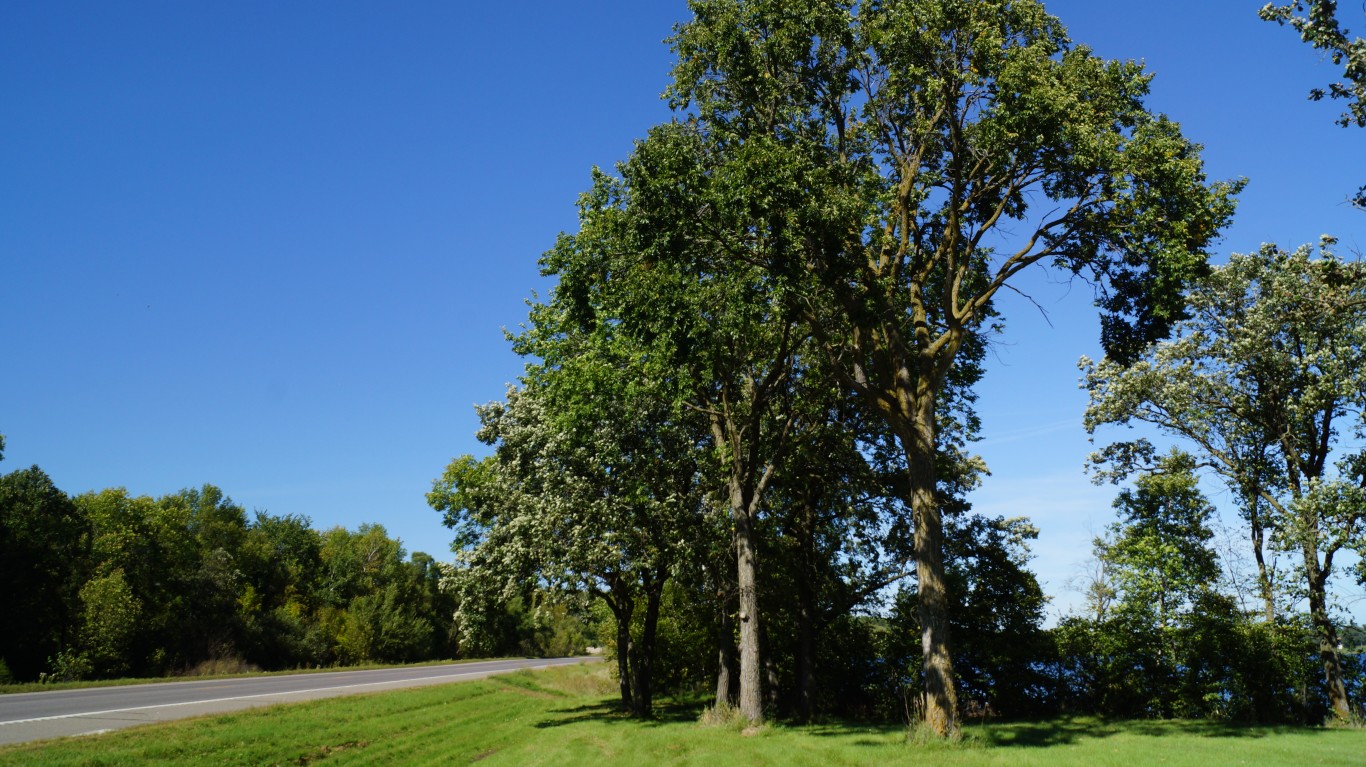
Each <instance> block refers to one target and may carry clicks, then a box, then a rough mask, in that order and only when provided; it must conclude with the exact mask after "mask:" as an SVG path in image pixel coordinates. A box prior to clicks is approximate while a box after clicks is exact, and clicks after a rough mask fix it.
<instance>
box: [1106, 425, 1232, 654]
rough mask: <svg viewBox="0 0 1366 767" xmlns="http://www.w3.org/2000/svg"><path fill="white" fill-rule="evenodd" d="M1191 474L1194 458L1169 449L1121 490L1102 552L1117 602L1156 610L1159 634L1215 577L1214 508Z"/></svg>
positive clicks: (1217, 570) (1217, 572)
mask: <svg viewBox="0 0 1366 767" xmlns="http://www.w3.org/2000/svg"><path fill="white" fill-rule="evenodd" d="M1195 469H1196V463H1195V459H1194V458H1193V457H1192V456H1190V455H1189V454H1187V453H1183V452H1181V451H1178V450H1173V451H1172V452H1171V453H1169V454H1167V455H1166V456H1163V457H1162V458H1161V459H1159V460H1158V462H1157V466H1156V470H1155V471H1152V472H1150V473H1147V474H1144V475H1143V476H1141V477H1139V479H1138V481H1137V482H1136V483H1135V486H1134V488H1133V489H1125V490H1121V491H1120V493H1119V497H1117V498H1116V499H1115V504H1114V506H1115V511H1117V512H1118V513H1119V521H1118V522H1116V523H1114V524H1113V525H1111V526H1110V528H1109V531H1108V532H1109V538H1108V540H1107V541H1105V543H1104V549H1103V552H1102V557H1103V558H1104V559H1105V560H1106V561H1107V562H1108V563H1109V564H1110V565H1111V567H1112V572H1113V578H1114V583H1115V584H1116V586H1117V587H1118V590H1119V598H1120V600H1121V602H1122V603H1123V604H1126V605H1129V606H1133V607H1138V608H1141V609H1143V610H1152V611H1155V615H1156V618H1157V625H1158V628H1159V630H1161V631H1167V630H1169V629H1171V628H1172V627H1173V621H1174V618H1175V614H1176V612H1177V611H1178V610H1180V609H1181V608H1182V607H1183V606H1185V605H1188V604H1190V603H1191V601H1192V600H1193V599H1194V598H1195V596H1196V595H1197V594H1198V593H1199V592H1200V591H1201V590H1203V589H1205V588H1208V586H1209V584H1211V583H1213V582H1214V581H1215V580H1216V579H1217V578H1218V576H1219V562H1218V559H1217V557H1216V556H1215V553H1214V551H1213V550H1212V549H1211V548H1210V546H1209V543H1210V540H1211V539H1212V538H1213V537H1214V532H1213V531H1211V530H1210V528H1209V522H1210V519H1211V518H1212V517H1213V516H1214V507H1213V506H1212V505H1211V504H1210V502H1209V500H1208V499H1206V498H1205V495H1204V493H1202V492H1200V489H1199V487H1197V482H1198V479H1197V477H1196V474H1195ZM1168 657H1170V654H1169V656H1168Z"/></svg>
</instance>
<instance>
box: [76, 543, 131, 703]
mask: <svg viewBox="0 0 1366 767" xmlns="http://www.w3.org/2000/svg"><path fill="white" fill-rule="evenodd" d="M80 596H81V605H82V607H83V611H82V617H81V632H80V647H81V650H82V654H83V655H85V656H86V657H87V658H88V659H89V663H90V669H91V671H92V672H93V673H94V674H96V675H99V676H119V675H122V674H125V673H127V671H128V670H129V667H130V665H131V664H130V662H129V659H130V657H131V651H132V649H133V640H134V639H135V638H136V637H137V633H138V628H139V624H140V622H141V620H142V616H143V612H144V610H143V604H142V602H141V600H139V599H138V597H137V596H136V595H135V594H134V593H133V590H132V588H130V587H129V585H128V582H127V580H126V579H125V578H124V574H123V569H122V568H115V569H114V570H112V571H111V572H109V573H108V574H106V575H102V576H98V577H96V578H92V579H91V580H89V581H87V582H86V584H85V585H84V586H82V587H81V594H80Z"/></svg>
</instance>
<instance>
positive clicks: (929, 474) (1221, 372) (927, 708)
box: [429, 0, 1366, 735]
mask: <svg viewBox="0 0 1366 767" xmlns="http://www.w3.org/2000/svg"><path fill="white" fill-rule="evenodd" d="M690 5H691V8H692V10H693V14H694V17H693V19H692V20H690V21H688V22H686V23H684V24H682V25H680V26H679V27H678V28H677V29H676V32H675V35H674V36H673V37H672V38H671V41H670V42H671V44H672V46H673V49H674V51H675V53H676V55H677V64H676V66H675V68H674V71H673V82H672V84H671V85H670V86H669V88H668V90H667V91H666V98H668V100H669V101H670V104H671V105H672V106H673V108H674V110H675V117H674V119H673V120H671V121H670V122H668V123H666V124H662V125H659V126H656V127H655V128H654V129H652V130H651V131H650V132H649V134H648V135H647V137H646V138H644V139H642V140H640V141H638V142H637V144H636V146H635V149H634V151H633V152H632V154H631V156H630V157H629V158H628V159H627V160H626V161H625V162H623V163H621V164H620V165H619V166H618V167H617V169H616V172H615V173H607V172H603V171H601V170H597V169H595V170H594V171H593V177H592V182H591V186H590V187H589V189H588V191H587V192H585V193H584V194H583V195H582V196H581V198H580V201H579V229H578V231H577V232H575V233H573V234H563V235H561V236H560V238H559V240H558V241H557V243H556V244H555V246H554V247H553V248H552V249H551V250H550V251H548V252H547V253H546V254H545V255H544V257H543V258H542V261H541V264H542V269H543V273H544V274H545V275H546V276H548V277H551V278H553V280H554V288H553V290H552V291H551V292H550V294H549V295H548V296H547V297H546V298H545V299H544V300H536V301H534V302H533V303H532V305H531V312H530V317H529V320H528V322H527V323H526V324H525V326H524V327H523V328H522V330H521V332H519V333H517V334H515V335H513V336H512V337H511V341H512V344H513V348H514V349H515V350H516V351H517V352H518V353H519V354H521V355H523V356H524V357H525V358H526V359H527V363H526V367H525V372H524V374H523V375H522V377H521V378H520V380H519V382H518V383H517V384H516V385H515V386H513V387H511V388H509V390H508V391H507V393H506V395H505V398H504V399H503V400H502V401H499V402H494V403H490V404H489V405H486V406H483V407H481V408H479V416H480V420H481V429H480V431H479V434H478V436H479V438H480V439H481V440H482V441H483V442H485V443H486V444H487V445H489V446H490V447H491V448H492V452H491V454H489V455H487V456H485V457H483V458H476V457H473V456H463V457H461V458H458V459H456V460H455V461H454V462H452V464H451V465H450V466H449V467H448V469H447V470H446V473H445V474H444V475H443V476H442V477H441V478H440V479H439V480H437V482H436V483H435V485H434V487H433V490H432V493H431V494H430V495H429V500H430V502H431V503H432V505H433V506H434V507H435V508H436V509H437V510H439V511H441V512H442V513H443V514H444V515H445V520H446V523H447V524H448V525H449V526H451V527H452V528H453V529H454V530H455V531H456V550H457V568H456V576H455V577H456V580H457V582H458V583H459V586H458V588H459V589H460V590H461V593H462V598H461V600H460V601H459V606H458V607H457V612H456V624H457V628H456V630H457V631H458V632H466V631H468V632H474V633H477V632H478V630H479V627H480V625H481V624H482V623H483V622H484V621H485V620H486V619H485V618H484V617H482V615H481V612H480V609H479V606H480V605H492V604H496V603H497V601H498V599H500V598H507V597H509V596H511V595H514V594H517V593H519V591H520V590H524V589H528V588H533V587H534V588H543V589H548V590H549V592H550V593H555V594H561V595H564V596H565V598H567V599H593V600H596V602H597V604H600V605H602V606H603V607H602V609H603V610H604V611H605V612H606V613H607V615H606V616H605V617H607V618H608V619H609V621H610V625H611V626H613V629H612V633H614V635H615V641H614V642H613V643H612V647H613V654H614V658H615V663H616V669H617V675H618V678H619V681H620V695H621V699H622V703H623V705H624V706H625V707H626V709H627V710H629V711H630V712H632V713H633V714H635V715H638V716H649V715H650V713H651V710H652V704H653V699H654V696H655V694H656V692H657V689H658V687H659V685H661V684H663V686H664V687H669V688H673V687H676V686H677V685H691V686H692V687H694V688H696V687H698V686H701V685H706V686H707V687H708V689H712V688H711V685H712V684H714V689H715V705H716V709H717V710H718V711H724V710H726V709H728V708H729V707H731V706H735V707H736V709H737V710H738V712H739V715H740V716H742V717H743V718H745V719H747V720H749V721H751V722H758V721H760V720H762V719H763V718H764V717H765V716H775V715H794V716H798V717H801V718H810V717H812V716H816V715H818V714H822V713H827V714H839V715H857V714H860V713H873V712H876V713H877V715H882V716H886V715H904V716H907V717H908V718H912V719H916V720H920V721H923V722H924V723H925V725H926V726H927V727H928V728H929V729H930V730H931V731H933V732H934V733H936V734H938V735H953V734H954V733H955V732H956V730H957V728H958V722H959V720H960V718H961V717H962V716H964V715H967V714H971V713H978V714H985V713H990V712H996V713H1001V714H1011V715H1035V714H1041V713H1046V712H1049V711H1056V710H1063V709H1067V710H1082V711H1092V712H1102V713H1114V714H1125V715H1179V716H1227V717H1236V718H1248V719H1258V720H1297V721H1313V720H1321V719H1322V718H1323V717H1324V716H1325V715H1329V714H1331V715H1332V716H1333V717H1335V718H1338V719H1347V718H1349V717H1350V716H1351V715H1352V706H1353V705H1360V700H1361V697H1360V696H1361V682H1362V680H1361V673H1362V671H1361V666H1360V660H1359V655H1358V654H1356V653H1355V651H1353V652H1347V651H1345V650H1344V648H1343V647H1342V646H1341V636H1339V634H1338V631H1337V625H1336V623H1335V620H1334V618H1333V617H1332V616H1331V615H1330V614H1329V609H1330V604H1329V599H1328V593H1329V588H1330V586H1329V584H1330V583H1331V576H1332V572H1333V558H1334V556H1335V555H1338V554H1340V552H1343V551H1345V550H1348V549H1353V548H1355V549H1357V550H1360V549H1361V548H1362V546H1363V535H1362V520H1361V516H1362V513H1363V504H1362V502H1361V501H1362V487H1363V483H1366V477H1363V475H1362V472H1361V467H1362V465H1363V464H1362V459H1361V457H1360V455H1358V454H1352V453H1351V452H1350V450H1348V449H1344V448H1342V447H1341V446H1340V445H1339V439H1338V438H1339V437H1340V436H1342V435H1344V434H1348V433H1350V434H1352V435H1354V436H1360V433H1361V428H1362V421H1361V414H1362V411H1363V407H1362V405H1363V404H1366V386H1362V379H1361V370H1363V369H1366V366H1363V365H1360V364H1359V360H1358V357H1359V356H1360V353H1361V349H1362V348H1363V347H1362V341H1363V340H1366V339H1363V338H1362V335H1361V334H1362V332H1363V330H1366V315H1364V314H1363V311H1364V310H1363V307H1364V306H1366V302H1364V301H1363V298H1366V273H1364V272H1363V269H1362V267H1361V265H1360V264H1359V263H1356V262H1346V261H1343V260H1341V259H1339V258H1338V257H1337V256H1336V255H1334V254H1333V253H1332V252H1331V249H1330V247H1331V244H1332V243H1331V241H1328V242H1325V243H1324V246H1325V249H1324V251H1323V252H1322V253H1321V254H1320V256H1319V257H1318V258H1312V257H1311V256H1310V254H1308V253H1307V251H1305V250H1301V251H1296V252H1295V253H1293V254H1286V253H1283V252H1281V251H1279V250H1278V249H1276V248H1274V247H1271V248H1267V249H1265V250H1264V251H1263V252H1261V253H1258V254H1253V255H1249V256H1245V257H1236V258H1234V259H1233V260H1232V261H1231V262H1230V264H1229V265H1228V266H1225V267H1213V266H1211V265H1210V256H1211V253H1210V248H1211V244H1212V243H1213V242H1214V241H1215V240H1216V239H1217V237H1218V234H1219V232H1220V230H1221V229H1222V228H1223V227H1224V226H1225V225H1226V224H1227V223H1228V221H1229V220H1230V219H1231V216H1232V215H1233V210H1234V199H1235V196H1236V194H1237V192H1238V191H1239V189H1240V188H1241V186H1242V182H1241V181H1236V180H1235V181H1227V182H1221V181H1211V180H1209V179H1207V178H1206V176H1205V174H1204V171H1203V165H1202V162H1201V158H1200V150H1201V148H1200V147H1199V146H1198V145H1195V144H1193V143H1191V142H1190V141H1189V140H1187V139H1186V138H1185V137H1184V136H1182V134H1181V131H1180V128H1179V126H1178V125H1177V124H1176V123H1175V122H1173V121H1172V120H1170V119H1168V118H1167V117H1166V116H1164V115H1159V114H1154V113H1152V112H1150V111H1148V109H1147V108H1146V107H1145V105H1144V97H1145V95H1146V93H1147V90H1148V83H1149V80H1150V77H1151V76H1150V75H1149V74H1148V73H1146V72H1145V71H1144V70H1143V67H1142V65H1141V64H1138V63H1134V62H1118V61H1107V60H1104V59H1102V58H1100V57H1097V56H1095V55H1094V54H1093V53H1092V52H1091V51H1089V50H1088V49H1087V48H1085V47H1084V46H1080V45H1076V44H1074V43H1073V42H1072V41H1071V40H1070V39H1069V38H1068V37H1067V34H1066V31H1065V29H1064V28H1063V27H1062V25H1061V23H1060V22H1058V21H1057V19H1055V18H1053V17H1051V16H1049V15H1048V14H1047V13H1046V12H1045V11H1044V9H1043V7H1042V6H1041V5H1040V4H1038V3H1035V2H1028V1H1023V2H1021V1H1012V2H1006V1H1005V0H981V1H979V2H963V1H960V0H920V1H916V2H909V1H908V2H857V3H856V2H846V1H840V0H827V1H824V2H813V3H802V4H793V3H781V2H769V1H766V0H695V1H694V2H692V3H691V4H690ZM1030 269H1047V270H1052V271H1053V272H1054V273H1055V274H1056V275H1057V276H1058V277H1059V278H1062V279H1070V280H1074V281H1078V282H1081V283H1084V284H1088V285H1090V286H1092V287H1093V288H1094V290H1095V296H1096V306H1097V308H1098V309H1099V312H1100V317H1101V323H1100V336H1101V341H1102V346H1103V348H1104V351H1105V358H1104V359H1103V360H1102V361H1100V362H1098V363H1090V362H1084V363H1083V364H1084V365H1085V371H1086V376H1087V379H1086V380H1087V383H1086V385H1087V387H1088V389H1089V391H1090V392H1091V394H1092V406H1091V408H1090V410H1089V411H1088V413H1087V425H1088V428H1095V427H1097V426H1101V425H1104V424H1124V423H1130V422H1135V421H1147V422H1149V423H1153V424H1154V425H1156V426H1157V427H1158V428H1159V429H1163V430H1165V431H1167V432H1168V433H1169V434H1170V435H1171V436H1173V437H1175V438H1178V439H1182V438H1184V439H1185V441H1186V443H1188V444H1186V448H1187V449H1188V451H1189V452H1176V453H1172V454H1168V455H1160V454H1159V453H1158V452H1157V451H1155V449H1154V448H1153V447H1152V446H1151V445H1149V444H1147V443H1138V442H1133V443H1121V444H1118V445H1115V446H1113V447H1111V448H1109V449H1107V450H1106V451H1104V452H1103V453H1102V454H1101V455H1098V456H1097V458H1096V459H1095V466H1096V470H1097V472H1098V474H1097V476H1098V477H1099V478H1101V479H1104V478H1115V479H1121V478H1130V477H1134V478H1136V484H1135V486H1134V488H1133V489H1131V490H1126V491H1124V492H1123V493H1121V495H1120V496H1119V498H1118V499H1117V501H1116V508H1117V511H1118V512H1119V517H1120V521H1119V522H1118V523H1117V524H1116V526H1115V527H1114V528H1113V529H1112V530H1110V531H1109V532H1108V533H1107V534H1106V536H1104V537H1103V538H1102V539H1101V540H1099V541H1097V545H1096V555H1097V568H1098V572H1099V575H1098V577H1096V578H1095V579H1094V582H1093V583H1091V584H1089V586H1088V588H1089V591H1090V593H1091V596H1092V598H1093V599H1092V602H1091V604H1092V608H1093V609H1092V610H1091V614H1090V615H1078V616H1072V617H1071V618H1069V619H1067V620H1065V621H1064V622H1063V623H1062V625H1060V626H1059V627H1058V628H1056V629H1054V630H1049V631H1045V630H1044V629H1043V628H1042V620H1043V608H1044V604H1045V599H1044V597H1043V595H1042V592H1041V590H1040V589H1039V586H1038V583H1037V581H1036V580H1035V578H1034V576H1033V574H1032V573H1030V572H1029V570H1028V566H1027V563H1028V559H1029V542H1030V541H1031V540H1032V539H1033V538H1034V537H1035V536H1036V535H1037V531H1035V529H1034V528H1033V527H1032V526H1031V525H1030V524H1029V522H1028V520H1025V519H1006V518H991V517H985V516H982V515H980V514H976V513H974V512H973V511H972V510H971V507H970V504H969V503H968V502H967V500H966V498H967V493H968V492H969V491H970V490H971V489H972V488H973V487H975V486H976V485H977V484H978V483H979V482H981V481H983V476H984V474H985V471H986V467H985V466H983V465H982V462H981V460H980V459H978V458H977V457H975V456H973V455H972V454H971V452H970V446H971V442H972V440H973V439H974V438H975V437H976V434H977V432H978V430H979V423H978V419H977V415H976V413H975V411H974V409H973V403H974V394H973V385H974V384H975V383H976V382H977V381H978V380H979V379H980V377H981V375H982V372H983V368H982V362H983V359H984V355H985V354H986V352H987V350H988V348H989V345H990V343H991V341H992V338H993V337H994V335H995V333H996V332H997V331H999V329H1000V328H1001V326H1002V323H1003V322H1004V318H1002V317H1001V316H1000V315H999V314H998V312H997V311H996V309H995V304H994V299H995V297H996V296H997V295H998V294H999V293H1000V292H1001V291H1003V290H1019V287H1018V284H1019V280H1020V275H1021V273H1023V272H1025V271H1026V270H1030ZM1292 306H1293V307H1294V308H1295V310H1294V311H1289V310H1287V309H1288V307H1292ZM1164 339H1167V340H1164ZM1145 375H1146V376H1147V377H1146V378H1145V377H1144V376H1145ZM1219 397H1224V399H1223V400H1220V399H1219ZM1154 413H1162V414H1165V416H1166V418H1165V419H1164V418H1161V417H1156V416H1154ZM1221 430H1222V431H1221ZM1210 435H1215V436H1213V437H1210ZM1211 439H1213V440H1215V441H1214V442H1211V441H1210V440H1211ZM1228 445H1234V446H1235V448H1234V449H1232V450H1223V449H1222V448H1223V447H1227V446H1228ZM1197 471H1212V472H1213V473H1214V475H1215V476H1218V477H1220V478H1222V479H1224V480H1225V481H1226V482H1227V483H1228V485H1229V487H1230V488H1231V489H1232V490H1233V491H1234V492H1235V494H1236V495H1237V497H1239V498H1243V499H1245V501H1246V502H1245V503H1244V505H1243V508H1242V510H1243V512H1244V516H1245V519H1247V520H1248V522H1249V525H1250V527H1251V529H1252V533H1251V537H1250V541H1249V548H1248V549H1245V551H1249V552H1250V553H1251V554H1253V555H1255V557H1256V558H1257V561H1258V562H1259V563H1264V562H1265V560H1264V559H1263V555H1264V554H1266V553H1268V552H1281V553H1287V554H1291V555H1293V556H1294V557H1295V559H1294V562H1295V564H1294V566H1293V567H1292V568H1290V569H1291V570H1293V572H1282V573H1280V579H1279V580H1275V579H1271V580H1267V581H1266V584H1264V587H1263V588H1262V589H1261V592H1260V593H1261V594H1262V597H1263V599H1264V601H1265V605H1264V607H1263V609H1259V610H1251V611H1250V610H1248V609H1246V605H1245V604H1244V603H1243V602H1239V601H1238V599H1237V596H1238V594H1237V593H1235V592H1236V590H1233V589H1231V588H1226V587H1224V586H1223V585H1222V583H1223V581H1224V580H1225V579H1224V577H1223V576H1231V575H1232V574H1233V572H1232V568H1229V567H1227V566H1226V565H1225V566H1221V562H1220V559H1219V558H1218V557H1217V556H1216V554H1215V552H1214V551H1213V550H1212V548H1211V543H1210V539H1211V536H1212V532H1211V531H1210V529H1209V524H1210V514H1211V513H1212V512H1211V509H1210V506H1209V503H1208V501H1207V500H1206V499H1205V498H1204V497H1203V496H1202V495H1200V493H1199V491H1198V488H1197V487H1196V484H1195V475H1196V472H1197ZM1259 577H1263V576H1262V575H1259ZM1265 577H1266V578H1270V576H1265ZM1306 601H1307V603H1308V607H1309V609H1308V612H1307V613H1305V614H1302V613H1300V612H1299V611H1298V607H1297V606H1298V605H1301V604H1302V603H1303V602H1306ZM1353 701H1355V702H1356V703H1355V704H1354V703H1353Z"/></svg>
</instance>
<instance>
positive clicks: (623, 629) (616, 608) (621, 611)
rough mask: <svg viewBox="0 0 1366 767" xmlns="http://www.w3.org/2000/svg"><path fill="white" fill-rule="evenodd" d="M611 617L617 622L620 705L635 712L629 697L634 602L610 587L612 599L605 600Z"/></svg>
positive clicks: (623, 591)
mask: <svg viewBox="0 0 1366 767" xmlns="http://www.w3.org/2000/svg"><path fill="white" fill-rule="evenodd" d="M607 606H608V607H609V608H611V610H612V617H613V618H615V619H616V622H617V680H618V682H620V684H621V705H622V707H623V708H625V709H626V710H627V711H628V712H629V711H634V710H635V703H634V701H633V698H632V695H631V612H632V610H633V608H634V607H635V600H634V599H633V598H632V596H631V595H630V594H628V593H626V590H625V589H621V588H619V587H617V586H615V585H614V586H613V587H612V599H609V600H607Z"/></svg>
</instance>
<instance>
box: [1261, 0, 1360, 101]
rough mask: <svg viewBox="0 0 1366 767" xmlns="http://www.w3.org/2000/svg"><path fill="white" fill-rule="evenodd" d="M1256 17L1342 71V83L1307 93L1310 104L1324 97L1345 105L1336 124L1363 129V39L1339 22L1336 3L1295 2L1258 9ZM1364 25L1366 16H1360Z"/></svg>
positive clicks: (1333, 0) (1334, 0) (1332, 0)
mask: <svg viewBox="0 0 1366 767" xmlns="http://www.w3.org/2000/svg"><path fill="white" fill-rule="evenodd" d="M1259 15H1260V16H1261V17H1262V19H1263V20H1264V21H1274V22H1276V23H1277V24H1281V25H1287V26H1289V27H1290V28H1292V29H1294V30H1295V31H1296V32H1298V33H1299V34H1300V39H1301V40H1303V41H1304V42H1306V43H1308V44H1309V45H1311V46H1312V47H1314V48H1315V49H1317V50H1320V51H1323V52H1325V53H1327V54H1328V58H1329V60H1331V61H1332V62H1333V64H1334V65H1335V66H1340V67H1342V76H1343V80H1341V81H1338V82H1333V83H1329V84H1328V88H1327V90H1326V91H1325V90H1324V89H1323V88H1314V89H1313V90H1311V91H1309V98H1311V99H1313V100H1314V101H1318V100H1320V99H1322V98H1323V97H1324V96H1331V97H1332V98H1335V99H1342V100H1344V101H1346V102H1347V111H1345V112H1343V113H1342V116H1340V117H1339V118H1338V124H1339V125H1342V126H1348V125H1353V124H1355V125H1356V126H1357V127H1366V39H1363V38H1360V37H1357V38H1355V39H1353V38H1352V36H1351V30H1349V29H1348V28H1347V25H1346V24H1345V23H1344V21H1343V19H1342V18H1339V14H1338V4H1337V0H1296V2H1294V3H1286V4H1283V5H1275V4H1274V3H1267V4H1266V5H1264V6H1262V9H1261V11H1259ZM1363 21H1366V14H1363Z"/></svg>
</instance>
